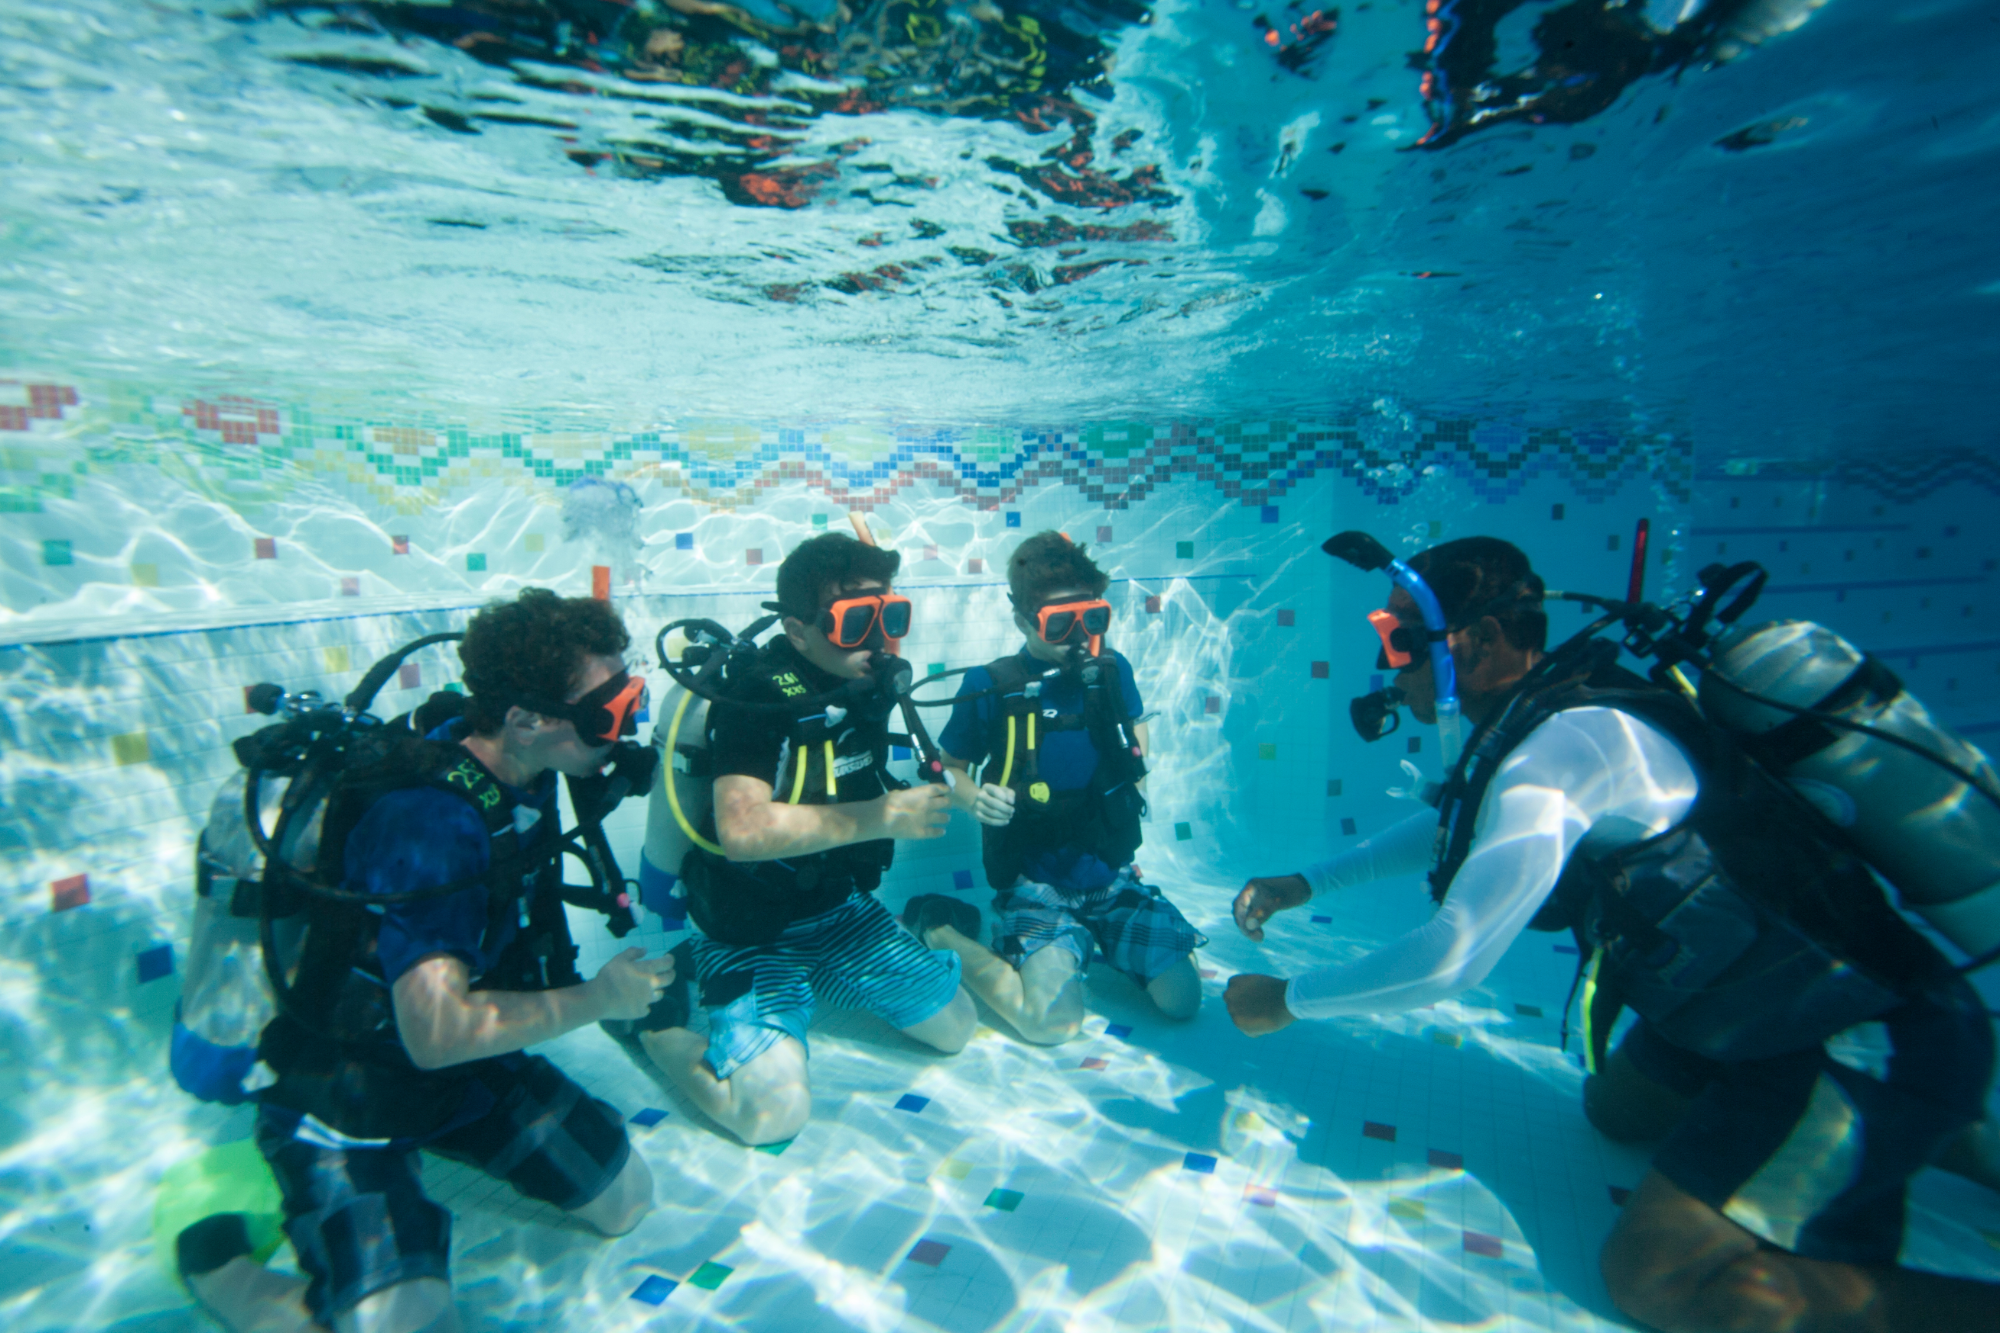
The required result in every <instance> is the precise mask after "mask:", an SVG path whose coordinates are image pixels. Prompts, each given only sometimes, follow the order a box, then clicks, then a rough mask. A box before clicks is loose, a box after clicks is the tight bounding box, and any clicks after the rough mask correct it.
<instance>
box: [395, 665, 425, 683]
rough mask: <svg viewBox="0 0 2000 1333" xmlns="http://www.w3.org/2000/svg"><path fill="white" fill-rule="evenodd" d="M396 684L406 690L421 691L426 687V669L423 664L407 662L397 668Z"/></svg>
mask: <svg viewBox="0 0 2000 1333" xmlns="http://www.w3.org/2000/svg"><path fill="white" fill-rule="evenodd" d="M396 684H397V685H398V686H399V687H401V688H402V689H406V690H420V689H422V688H423V687H424V668H423V666H422V664H421V663H417V662H405V663H403V665H401V666H399V667H397V668H396Z"/></svg>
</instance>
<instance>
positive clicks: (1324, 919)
mask: <svg viewBox="0 0 2000 1333" xmlns="http://www.w3.org/2000/svg"><path fill="white" fill-rule="evenodd" d="M1312 923H1313V924H1314V925H1315V926H1330V925H1332V924H1333V918H1332V917H1330V916H1316V917H1314V918H1313V919H1312Z"/></svg>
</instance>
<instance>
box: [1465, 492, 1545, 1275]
mask: <svg viewBox="0 0 2000 1333" xmlns="http://www.w3.org/2000/svg"><path fill="white" fill-rule="evenodd" d="M1558 507H1560V506H1558ZM1465 1252H1466V1253H1467V1254H1481V1255H1485V1256H1486V1257H1487V1258H1488V1259H1499V1258H1503V1257H1505V1255H1506V1253H1507V1247H1506V1246H1505V1245H1503V1244H1501V1242H1500V1238H1499V1237H1498V1236H1489V1235H1487V1234H1485V1233H1484V1232H1481V1231H1468V1232H1466V1233H1465Z"/></svg>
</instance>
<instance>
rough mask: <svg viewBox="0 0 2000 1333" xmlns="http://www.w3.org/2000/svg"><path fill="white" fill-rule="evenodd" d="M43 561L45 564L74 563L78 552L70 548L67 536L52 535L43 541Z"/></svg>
mask: <svg viewBox="0 0 2000 1333" xmlns="http://www.w3.org/2000/svg"><path fill="white" fill-rule="evenodd" d="M42 563H43V564H45V565H73V564H75V563H76V553H75V552H74V551H73V550H72V549H71V548H70V544H69V539H68V538H67V537H50V538H46V539H45V540H44V541H43V542H42Z"/></svg>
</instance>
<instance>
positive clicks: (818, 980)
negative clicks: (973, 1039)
mask: <svg viewBox="0 0 2000 1333" xmlns="http://www.w3.org/2000/svg"><path fill="white" fill-rule="evenodd" d="M689 944H690V948H691V951H692V953H693V955H694V976H695V982H696V984H697V985H698V987H699V990H700V995H701V1003H702V1007H703V1008H705V1009H707V1010H708V1063H709V1066H710V1068H712V1069H714V1070H715V1076H716V1077H717V1078H719V1079H723V1078H728V1077H729V1076H730V1075H731V1074H733V1073H735V1072H736V1071H737V1070H738V1069H740V1068H742V1067H743V1066H744V1065H746V1064H748V1063H750V1062H751V1061H752V1060H754V1059H756V1058H757V1057H758V1056H760V1055H762V1054H763V1053H764V1052H766V1051H768V1050H770V1049H771V1047H773V1046H775V1045H777V1043H778V1041H779V1039H780V1038H783V1037H791V1038H793V1039H794V1040H796V1041H797V1042H798V1043H799V1044H800V1045H801V1046H804V1045H805V1044H806V1029H807V1028H808V1027H810V1026H811V1025H812V1017H813V1011H814V1010H815V1009H816V1008H817V1007H818V1006H819V1005H821V1004H824V1005H827V1006H828V1007H830V1008H834V1009H865V1010H867V1011H868V1012H869V1013H871V1014H874V1015H876V1016H877V1017H879V1018H881V1019H882V1021H883V1022H885V1023H887V1024H888V1025H889V1026H890V1027H893V1028H908V1027H915V1026H916V1025H917V1024H919V1023H921V1022H923V1021H924V1020H925V1019H927V1018H929V1017H930V1016H931V1015H933V1014H935V1013H937V1012H938V1010H940V1009H942V1008H944V1007H945V1006H946V1005H948V1004H950V1003H951V1002H952V999H953V997H954V996H956V995H957V994H958V977H959V961H958V955H957V954H955V953H951V952H948V951H945V950H939V949H929V948H926V947H925V946H924V944H923V941H921V940H919V939H918V938H917V937H916V936H914V935H912V934H910V932H909V931H907V930H905V929H903V927H902V926H901V925H899V924H897V921H896V918H895V917H893V916H891V915H889V909H888V908H886V907H884V906H882V904H881V903H879V902H877V901H876V900H875V898H874V896H873V895H872V894H867V893H856V894H853V895H852V896H850V897H849V898H848V899H847V900H846V901H845V902H843V903H841V904H840V906H838V907H835V908H833V909H832V910H831V911H826V912H821V913H819V914H818V915H817V916H809V917H805V918H802V919H801V920H798V921H794V922H792V923H791V924H790V925H788V926H786V927H785V929H784V933H783V934H781V935H779V936H778V938H777V939H775V940H773V941H772V942H771V943H769V944H745V945H737V944H723V943H721V942H720V941H717V940H712V939H709V938H708V937H707V936H705V935H702V934H700V933H699V932H697V933H696V934H695V935H694V936H693V937H692V939H691V940H690V941H689Z"/></svg>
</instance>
